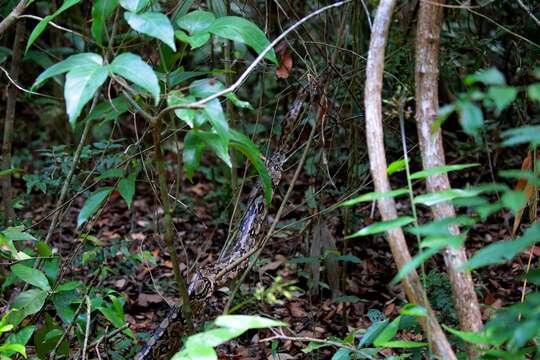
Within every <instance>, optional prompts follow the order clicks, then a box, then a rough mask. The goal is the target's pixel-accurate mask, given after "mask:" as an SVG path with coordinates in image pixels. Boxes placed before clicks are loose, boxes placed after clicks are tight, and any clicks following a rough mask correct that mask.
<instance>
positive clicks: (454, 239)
mask: <svg viewBox="0 0 540 360" xmlns="http://www.w3.org/2000/svg"><path fill="white" fill-rule="evenodd" d="M465 238H466V236H465V234H460V235H446V236H427V237H425V238H424V239H422V242H421V243H420V247H421V248H434V249H442V248H443V247H447V246H450V247H452V248H454V249H459V247H460V246H462V245H463V243H464V242H465Z"/></svg>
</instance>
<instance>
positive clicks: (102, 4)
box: [91, 0, 118, 46]
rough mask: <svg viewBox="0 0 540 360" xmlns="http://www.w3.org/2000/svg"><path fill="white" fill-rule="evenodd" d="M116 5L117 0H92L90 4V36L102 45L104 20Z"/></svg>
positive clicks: (104, 27)
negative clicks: (91, 4)
mask: <svg viewBox="0 0 540 360" xmlns="http://www.w3.org/2000/svg"><path fill="white" fill-rule="evenodd" d="M117 7H118V0H94V5H93V6H92V29H91V31H92V36H93V37H94V39H95V40H96V42H97V43H98V44H99V45H100V46H103V32H104V31H105V29H106V26H105V24H106V21H107V18H108V17H109V16H111V15H112V13H113V12H114V10H116V8H117Z"/></svg>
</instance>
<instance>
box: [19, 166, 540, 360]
mask: <svg viewBox="0 0 540 360" xmlns="http://www.w3.org/2000/svg"><path fill="white" fill-rule="evenodd" d="M306 183H307V182H306ZM300 184H302V182H300ZM183 186H184V187H183V191H184V192H185V196H183V197H182V200H185V201H186V202H189V204H188V205H187V207H183V206H181V205H179V208H178V211H177V213H176V216H175V217H174V225H175V227H176V230H177V241H178V242H182V243H183V246H181V245H180V244H178V247H179V249H181V250H179V251H178V255H179V256H180V261H181V263H182V265H181V267H182V271H183V272H184V273H187V272H189V271H191V270H192V268H190V269H189V271H186V265H185V264H186V263H188V264H190V266H192V265H193V264H194V263H195V262H196V263H197V264H198V265H199V266H200V267H201V268H204V267H205V266H206V265H208V264H212V263H213V262H214V261H215V260H216V259H217V256H218V254H219V251H220V250H221V249H222V247H223V245H224V241H225V239H226V235H227V232H228V224H227V221H228V219H227V218H224V217H223V215H222V214H224V213H223V212H221V210H219V211H218V210H217V209H221V208H222V207H221V208H220V206H219V205H218V204H217V199H216V197H215V196H213V194H215V193H216V188H215V187H214V186H215V185H213V184H212V183H211V182H208V181H207V180H205V178H204V177H202V176H195V180H194V183H193V184H191V183H185V184H183ZM301 187H302V185H300V188H301ZM152 191H153V190H152V188H151V187H150V186H148V183H146V182H144V183H143V182H141V183H139V184H138V185H137V191H136V195H135V198H134V202H133V208H132V210H129V209H128V208H127V206H126V204H125V202H124V201H122V199H121V197H120V196H119V195H116V194H113V196H112V197H111V200H109V202H108V204H107V205H106V206H104V211H103V212H102V213H101V214H100V215H99V217H98V219H97V221H96V222H95V225H94V227H93V229H92V231H91V235H92V236H93V237H92V238H87V240H86V242H85V243H84V244H81V242H82V241H83V240H82V237H81V236H80V234H78V233H75V232H74V230H73V229H75V228H76V218H77V215H78V212H79V209H80V207H81V206H82V202H83V199H82V198H78V199H76V201H75V202H74V205H73V206H72V207H71V209H70V211H69V214H67V216H65V218H64V220H63V222H62V225H61V227H60V229H59V231H57V234H59V236H57V237H56V239H55V244H54V245H55V248H56V249H57V250H58V253H59V254H60V255H62V256H63V257H64V258H67V257H69V256H71V255H73V254H74V251H75V250H76V249H77V250H78V251H79V254H78V255H79V259H80V258H81V256H82V258H83V259H86V262H84V261H83V262H81V261H79V260H75V261H73V262H72V263H71V265H67V266H68V269H67V270H68V272H69V273H71V274H72V276H74V277H76V278H80V279H82V280H84V279H88V278H90V277H91V275H90V274H91V273H93V272H94V271H95V270H96V268H97V267H99V268H101V271H107V276H106V277H104V280H103V281H102V283H100V284H99V286H100V287H101V288H103V289H111V290H115V291H117V292H119V293H123V294H125V298H126V305H125V313H126V319H127V321H128V322H129V326H130V328H131V329H132V330H133V331H134V332H135V333H137V334H138V335H139V336H140V339H141V340H140V343H141V344H143V343H144V340H143V339H144V338H147V337H148V336H149V335H150V334H151V332H152V330H153V329H154V328H155V327H156V326H158V324H159V323H160V321H161V320H162V318H163V316H164V315H165V313H166V312H167V309H168V307H169V305H170V304H172V303H174V302H177V301H178V298H177V295H176V294H177V293H176V290H175V287H174V281H173V271H172V263H171V261H170V259H169V254H168V252H167V250H166V247H165V245H164V241H163V240H162V238H161V237H160V236H159V235H156V234H158V233H159V232H158V231H156V229H157V228H158V227H159V226H158V223H159V219H160V217H161V213H160V211H161V209H160V208H159V205H158V204H157V203H155V202H154V200H153V199H154V197H152V196H147V195H148V194H150V193H151V192H152ZM296 194H302V196H303V194H304V192H303V191H302V190H299V191H297V192H296ZM281 195H282V194H280V193H279V192H278V194H277V197H278V198H280V197H281ZM212 196H213V197H212ZM302 196H297V198H296V199H295V198H294V197H293V199H292V204H293V205H291V206H289V207H288V209H290V210H291V211H290V212H288V214H287V215H286V216H285V217H284V218H283V219H282V221H283V222H284V223H289V224H290V223H294V222H295V221H298V220H301V219H303V218H306V217H307V216H308V212H307V209H306V208H305V206H298V205H299V204H301V203H302V202H303V197H302ZM35 200H36V201H35V202H32V208H28V209H27V213H26V215H25V217H26V218H28V219H33V221H34V223H35V222H38V221H39V220H40V219H43V217H44V216H46V215H47V214H48V213H49V212H50V211H51V209H52V203H53V200H54V199H50V198H47V197H40V196H36V197H35ZM40 201H41V202H42V203H40ZM277 203H279V201H277ZM275 204H276V202H274V206H275ZM294 204H296V205H294ZM398 206H399V208H400V211H402V212H404V213H407V212H408V209H409V205H408V203H407V201H405V200H402V201H401V202H400V203H398ZM275 211H276V209H275V208H271V209H270V212H269V213H270V214H271V215H270V216H269V218H270V219H271V218H272V214H275ZM354 211H355V215H354V217H353V224H356V225H355V226H354V227H353V230H355V229H357V228H359V227H361V226H362V224H360V223H359V221H363V222H364V223H365V222H367V221H371V220H370V219H369V216H370V211H371V206H367V207H364V208H356V209H355V210H354ZM286 213H287V212H286ZM225 214H226V213H225ZM419 216H420V219H426V220H427V219H429V213H428V212H427V209H420V210H419ZM319 219H321V220H319V221H321V222H324V223H325V226H328V228H329V229H330V232H331V233H332V236H333V237H335V239H336V241H337V248H338V249H340V250H341V254H343V255H351V256H352V257H350V258H348V260H349V261H346V262H340V265H341V271H340V272H341V275H340V276H339V277H338V285H336V281H335V277H333V286H334V287H338V288H334V289H329V288H325V287H321V288H320V291H319V293H318V294H310V290H309V284H310V281H309V278H310V275H309V274H310V272H309V269H310V263H312V259H311V260H310V258H309V250H308V247H307V239H309V238H310V237H311V230H309V229H308V228H307V227H306V225H307V223H306V222H305V221H301V222H298V223H297V225H298V226H291V227H290V228H288V229H286V230H284V231H283V232H280V233H278V234H277V235H276V236H274V237H273V238H272V239H271V241H270V242H269V244H268V246H267V247H266V249H265V251H264V252H263V255H262V257H261V259H259V260H258V262H257V264H256V266H255V267H254V269H253V271H252V272H251V273H250V274H249V276H247V277H246V279H245V282H244V284H243V285H242V286H241V288H240V291H239V294H237V295H236V297H235V300H234V301H233V303H232V306H231V309H232V312H233V313H235V314H258V315H262V316H266V317H270V318H273V319H276V320H282V321H284V322H286V323H288V324H289V328H287V329H286V330H285V331H284V334H283V335H285V336H288V337H291V338H290V339H281V340H280V341H279V344H276V345H272V343H271V342H270V341H264V339H265V338H269V337H272V336H274V335H275V334H273V333H271V332H270V331H269V330H260V331H251V332H248V333H246V334H244V335H243V336H241V337H239V338H238V339H235V340H232V341H231V342H229V343H228V345H227V346H221V347H219V348H218V353H219V354H220V357H221V358H223V359H230V358H237V359H266V358H269V359H272V354H274V356H276V355H279V357H274V358H276V359H302V358H306V357H308V355H306V354H305V353H303V352H302V351H301V350H302V349H303V348H305V347H306V346H307V342H306V341H298V340H297V339H293V338H299V337H302V338H318V339H332V337H334V338H341V339H343V338H345V337H346V336H347V335H348V334H350V333H351V332H352V331H353V330H358V329H367V328H368V327H369V326H370V325H371V324H372V322H373V320H374V319H380V318H389V319H392V318H394V317H395V316H397V315H399V310H400V308H401V307H402V306H403V305H404V300H405V296H404V294H403V291H402V289H401V286H400V285H396V286H394V287H389V286H388V284H389V283H390V281H391V280H392V277H393V276H394V275H395V274H396V269H395V265H394V263H393V260H392V256H391V254H390V251H389V248H388V246H387V243H386V241H385V240H384V237H383V236H374V237H373V236H370V237H363V238H355V239H351V240H343V237H344V234H342V233H343V229H342V226H341V225H339V224H340V223H341V220H342V219H343V214H342V213H341V212H340V211H339V210H336V211H333V212H328V213H326V214H325V215H324V217H320V218H319ZM359 219H364V220H359ZM366 219H367V220H366ZM493 219H494V220H495V221H489V222H487V223H486V224H487V225H478V226H477V227H475V228H474V229H473V231H471V232H470V233H469V235H468V239H467V245H468V248H469V250H478V249H479V248H481V247H482V246H484V245H485V244H487V243H490V242H493V241H495V240H501V239H504V238H509V234H510V228H511V225H510V224H511V221H512V215H511V214H509V213H507V212H499V213H497V214H495V215H494V216H493ZM374 220H376V219H374ZM364 225H365V224H364ZM40 226H41V229H42V230H43V231H44V232H45V231H46V227H47V226H48V221H44V222H42V223H41V224H40ZM408 240H409V241H410V246H411V247H410V248H411V249H414V248H415V241H416V240H415V239H414V238H413V237H410V239H408ZM78 245H82V246H81V247H79V246H78ZM532 251H533V254H534V256H535V257H536V256H538V255H540V247H535V248H534V249H533V250H532ZM528 256H529V255H528V253H524V254H522V256H521V257H520V258H519V259H517V261H514V262H513V263H510V264H507V265H503V266H498V267H487V268H484V269H482V270H481V271H480V272H475V273H474V277H475V283H476V285H477V292H478V295H479V299H480V301H481V303H482V304H483V308H482V311H483V315H484V318H485V319H487V318H488V317H489V314H490V311H492V309H493V308H499V307H501V306H504V305H505V304H507V303H510V302H513V301H519V298H520V296H521V286H522V281H521V280H520V277H521V276H522V275H523V273H524V269H525V267H526V264H527V260H528ZM186 258H187V261H186ZM344 266H345V270H344V268H343V267H344ZM323 268H324V266H323ZM441 271H443V267H442V260H441V259H439V258H434V259H433V260H430V262H429V263H428V264H427V265H426V272H427V273H428V276H427V279H426V284H427V285H428V288H429V295H430V298H431V301H432V304H433V306H434V308H435V309H436V310H437V312H438V314H439V315H440V316H441V317H443V318H444V323H445V324H450V325H452V324H453V325H454V326H456V320H455V319H456V318H455V313H454V310H453V307H452V305H451V304H450V303H449V299H450V290H449V284H448V281H447V279H446V277H445V275H444V274H443V273H441ZM343 274H346V275H343ZM276 279H278V280H276ZM280 279H282V282H281V283H280V284H289V285H293V286H294V287H293V288H289V290H291V291H290V295H291V296H290V298H289V299H287V298H285V297H284V296H283V293H280V292H279V291H277V292H274V293H273V295H274V296H276V297H277V301H274V302H272V301H270V302H269V301H268V299H269V298H268V297H267V298H266V301H265V299H260V298H259V299H257V298H256V296H255V293H256V292H257V289H259V291H260V290H261V289H267V290H268V289H269V288H271V287H272V284H274V285H275V284H276V281H278V282H279V281H280ZM321 281H322V282H324V283H325V284H329V283H332V279H329V278H328V277H327V276H326V275H325V272H324V270H323V271H322V275H321ZM323 285H324V284H323ZM229 294H230V288H221V289H219V290H218V291H217V292H215V293H214V295H213V297H212V298H211V299H210V300H209V301H208V302H207V308H206V309H205V311H204V312H203V313H204V319H197V321H198V323H199V324H202V323H203V322H204V321H210V320H212V319H214V318H215V317H216V316H218V315H220V314H221V313H222V311H223V309H224V307H225V304H226V302H227V300H228V299H229V296H228V295H229ZM266 294H268V292H267V293H266ZM361 333H362V331H360V332H359V333H358V334H361ZM400 337H401V338H403V339H406V340H416V341H418V340H421V339H422V336H421V335H419V332H418V328H417V327H415V326H412V327H410V328H408V329H404V330H403V331H401V332H400ZM333 352H335V349H331V348H324V349H319V350H318V354H319V356H320V357H319V358H329V357H330V354H332V353H333ZM392 354H394V352H393V351H392V350H390V349H386V350H385V351H384V355H387V356H389V355H392ZM315 358H317V357H315Z"/></svg>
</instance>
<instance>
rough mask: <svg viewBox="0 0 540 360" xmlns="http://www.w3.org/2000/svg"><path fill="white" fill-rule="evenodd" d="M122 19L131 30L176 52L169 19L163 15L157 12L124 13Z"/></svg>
mask: <svg viewBox="0 0 540 360" xmlns="http://www.w3.org/2000/svg"><path fill="white" fill-rule="evenodd" d="M124 19H126V21H127V22H128V24H129V26H131V28H132V29H133V30H135V31H137V32H140V33H141V34H145V35H148V36H151V37H154V38H156V39H159V40H161V41H163V42H164V43H165V44H167V45H168V46H169V47H170V48H171V49H172V50H173V51H176V45H175V43H174V30H173V27H172V25H171V22H170V21H169V18H168V17H167V16H165V15H164V14H162V13H159V12H145V13H142V14H137V13H134V12H131V11H126V12H125V13H124Z"/></svg>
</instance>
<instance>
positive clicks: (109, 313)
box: [98, 306, 124, 329]
mask: <svg viewBox="0 0 540 360" xmlns="http://www.w3.org/2000/svg"><path fill="white" fill-rule="evenodd" d="M98 310H99V312H100V313H102V314H103V316H105V318H107V320H109V321H110V322H111V324H113V325H114V327H116V328H117V329H118V328H121V327H122V326H124V319H122V317H120V315H119V314H118V313H117V312H116V311H115V310H114V309H113V308H112V307H103V306H100V307H98Z"/></svg>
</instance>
